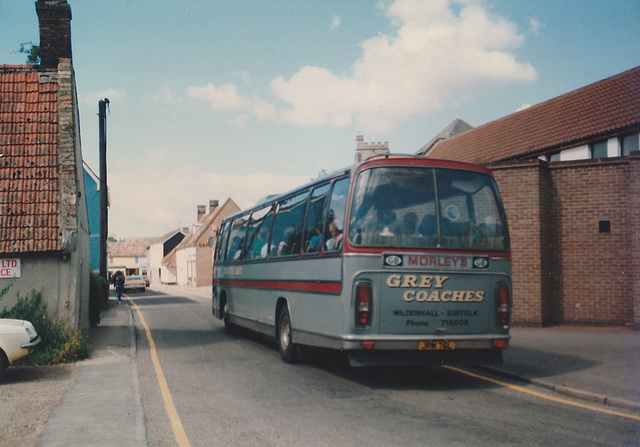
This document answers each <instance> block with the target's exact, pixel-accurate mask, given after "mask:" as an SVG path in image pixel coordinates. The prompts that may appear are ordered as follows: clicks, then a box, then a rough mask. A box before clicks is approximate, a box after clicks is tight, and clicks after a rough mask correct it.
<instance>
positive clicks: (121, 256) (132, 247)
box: [107, 237, 156, 276]
mask: <svg viewBox="0 0 640 447" xmlns="http://www.w3.org/2000/svg"><path fill="white" fill-rule="evenodd" d="M155 241H156V240H155V238H147V237H130V238H127V239H126V240H124V241H119V242H107V269H108V270H109V274H110V275H113V274H114V273H115V272H117V271H118V270H119V271H121V272H122V273H124V274H125V276H129V275H142V274H146V273H147V250H148V249H149V247H150V246H151V245H152V244H153V243H155Z"/></svg>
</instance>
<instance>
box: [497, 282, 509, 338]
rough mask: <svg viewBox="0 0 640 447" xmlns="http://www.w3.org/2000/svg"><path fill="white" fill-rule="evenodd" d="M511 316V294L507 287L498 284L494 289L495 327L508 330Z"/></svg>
mask: <svg viewBox="0 0 640 447" xmlns="http://www.w3.org/2000/svg"><path fill="white" fill-rule="evenodd" d="M510 315H511V293H510V292H509V286H507V285H506V284H498V288H497V289H496V326H498V327H499V328H502V329H508V328H509V325H510V323H511V322H510V319H511V318H510Z"/></svg>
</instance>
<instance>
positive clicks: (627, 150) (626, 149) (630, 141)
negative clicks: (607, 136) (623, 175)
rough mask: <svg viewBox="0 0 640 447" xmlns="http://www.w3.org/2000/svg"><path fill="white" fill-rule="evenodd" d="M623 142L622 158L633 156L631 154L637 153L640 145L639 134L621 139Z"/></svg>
mask: <svg viewBox="0 0 640 447" xmlns="http://www.w3.org/2000/svg"><path fill="white" fill-rule="evenodd" d="M621 140H622V141H621V142H622V156H623V157H626V156H628V155H630V154H631V152H634V151H637V150H639V149H638V143H639V140H640V138H639V135H638V134H637V133H635V134H633V135H627V136H626V137H622V138H621Z"/></svg>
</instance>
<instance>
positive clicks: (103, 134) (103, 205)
mask: <svg viewBox="0 0 640 447" xmlns="http://www.w3.org/2000/svg"><path fill="white" fill-rule="evenodd" d="M108 104H109V100H108V99H107V98H104V99H101V100H100V101H98V123H99V129H100V135H99V140H100V276H102V277H103V278H104V279H106V280H108V271H107V234H108V233H109V231H108V230H109V228H108V226H109V216H108V214H107V209H108V207H109V198H108V195H107V105H108Z"/></svg>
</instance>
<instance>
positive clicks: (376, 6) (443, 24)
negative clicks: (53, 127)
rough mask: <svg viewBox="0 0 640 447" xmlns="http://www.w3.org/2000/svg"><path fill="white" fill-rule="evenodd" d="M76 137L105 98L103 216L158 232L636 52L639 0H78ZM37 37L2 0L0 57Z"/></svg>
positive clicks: (639, 46) (91, 145) (91, 135)
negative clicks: (360, 151)
mask: <svg viewBox="0 0 640 447" xmlns="http://www.w3.org/2000/svg"><path fill="white" fill-rule="evenodd" d="M69 4H70V5H71V10H72V21H71V33H72V50H73V63H74V67H75V73H76V81H77V88H78V96H79V107H80V122H81V136H82V150H83V156H84V158H85V160H86V161H87V162H88V163H89V165H90V166H91V167H92V168H93V169H94V171H96V172H98V169H99V163H98V120H97V111H98V100H99V99H101V98H105V97H106V98H109V100H110V103H111V104H110V115H109V118H108V129H107V132H108V180H109V187H110V196H111V208H110V219H109V229H110V234H111V235H112V236H115V237H117V238H125V237H131V236H159V235H161V234H163V233H165V232H167V231H170V230H172V229H175V228H177V227H179V226H189V225H191V224H192V223H194V220H195V218H196V206H197V205H198V204H206V203H208V201H209V199H219V200H220V201H221V202H222V201H224V200H226V198H227V197H231V198H233V199H234V200H235V201H236V202H237V203H238V204H239V205H240V206H241V207H247V206H251V205H253V204H254V203H255V202H256V201H257V200H258V199H259V198H260V197H263V196H265V195H267V194H272V193H277V192H284V191H286V190H288V189H290V188H292V187H294V186H297V185H299V184H302V183H304V182H306V181H308V180H309V179H311V178H315V177H317V175H318V173H319V172H320V171H321V170H326V171H329V172H330V171H333V170H335V169H339V168H342V167H344V166H347V165H350V164H351V163H352V162H353V158H354V151H355V137H356V135H357V134H359V133H361V134H362V135H364V138H365V141H388V142H389V146H390V149H391V152H394V153H415V152H416V151H417V150H418V149H420V147H421V146H422V145H423V144H425V143H426V142H427V141H429V140H430V139H431V138H432V137H433V136H434V135H435V134H436V133H437V132H439V131H440V130H441V129H442V128H444V127H445V126H446V125H447V124H448V123H449V122H451V121H452V120H453V119H455V118H456V117H460V118H462V119H464V120H465V121H467V122H468V123H469V124H471V125H473V126H478V125H481V124H484V123H486V122H489V121H492V120H494V119H497V118H500V117H502V116H505V115H509V114H511V113H514V112H516V111H517V110H519V109H521V108H523V107H526V106H527V105H531V104H537V103H540V102H543V101H545V100H548V99H551V98H553V97H555V96H558V95H561V94H563V93H566V92H569V91H572V90H575V89H577V88H580V87H582V86H584V85H587V84H590V83H593V82H596V81H599V80H601V79H604V78H607V77H609V76H612V75H615V74H618V73H620V72H622V71H625V70H627V69H629V68H632V67H635V66H638V65H640V32H638V22H639V21H640V1H638V0H608V1H606V2H605V1H601V0H560V1H558V0H536V1H512V0H495V1H488V0H487V1H483V0H477V1H476V0H464V1H446V0H395V1H392V0H382V1H375V0H350V1H344V0H339V1H338V0H335V1H334V0H324V1H322V2H318V1H300V0H281V1H271V2H258V1H254V0H233V1H232V0H225V1H222V0H184V1H180V2H176V1H164V0H154V1H151V0H146V1H145V0H111V1H109V2H102V1H100V2H98V1H79V0H78V1H74V0H69ZM29 41H31V42H33V43H38V41H39V34H38V21H37V15H36V12H35V1H29V0H0V63H5V64H21V63H24V61H25V55H23V54H20V53H18V52H17V50H18V48H19V47H20V44H21V43H22V42H29Z"/></svg>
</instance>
